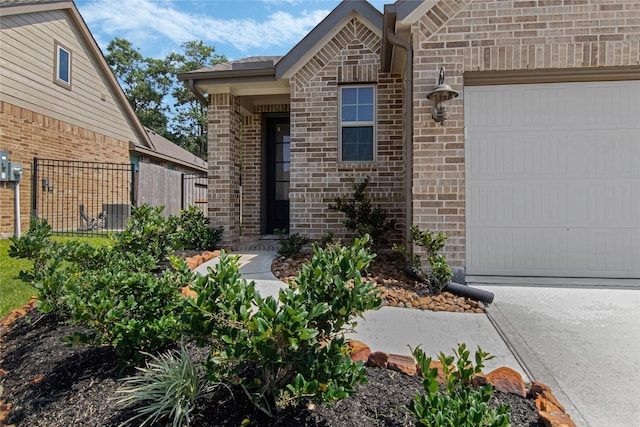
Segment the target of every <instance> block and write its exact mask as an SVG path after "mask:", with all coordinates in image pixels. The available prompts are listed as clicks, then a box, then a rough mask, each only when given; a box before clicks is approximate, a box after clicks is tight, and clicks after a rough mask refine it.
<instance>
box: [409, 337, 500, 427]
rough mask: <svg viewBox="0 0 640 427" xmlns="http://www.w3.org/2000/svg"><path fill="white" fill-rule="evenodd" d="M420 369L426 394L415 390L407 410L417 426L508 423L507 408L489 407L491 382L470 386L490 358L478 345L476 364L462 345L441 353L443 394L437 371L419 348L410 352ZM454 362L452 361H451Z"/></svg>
mask: <svg viewBox="0 0 640 427" xmlns="http://www.w3.org/2000/svg"><path fill="white" fill-rule="evenodd" d="M412 353H413V356H414V357H415V358H416V361H417V363H418V366H419V367H420V369H421V371H422V380H423V385H424V390H425V392H426V394H420V393H416V395H415V396H414V398H413V400H412V401H411V403H410V404H409V410H410V411H411V413H412V414H413V415H414V416H415V417H416V418H417V419H418V422H417V425H419V426H424V427H440V426H443V427H444V426H447V427H449V426H456V427H458V426H459V427H506V426H509V425H510V413H509V407H508V406H504V405H502V404H498V406H497V408H496V409H489V405H488V403H489V401H490V400H491V398H492V397H493V394H494V390H493V386H492V385H491V384H487V385H484V386H481V387H478V388H474V387H473V385H472V380H473V376H474V375H475V374H478V373H480V372H481V371H482V368H483V366H484V365H483V364H484V362H485V361H487V360H491V359H492V358H493V356H489V355H488V354H487V353H485V352H483V351H482V349H480V347H478V350H477V351H476V353H475V361H476V365H475V366H474V365H473V363H471V362H470V361H469V355H470V353H469V351H468V350H467V348H466V345H465V344H460V345H459V346H458V350H457V351H456V350H454V355H455V357H454V356H445V355H444V354H443V353H440V355H439V357H438V359H439V360H440V362H441V363H442V369H443V375H444V381H445V387H446V393H445V392H441V391H440V384H439V383H438V370H437V369H436V368H431V358H430V357H429V358H427V357H426V355H425V354H424V352H423V351H422V350H421V349H420V348H416V349H415V350H413V351H412ZM454 363H455V364H454Z"/></svg>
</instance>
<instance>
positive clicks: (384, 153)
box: [290, 18, 405, 239]
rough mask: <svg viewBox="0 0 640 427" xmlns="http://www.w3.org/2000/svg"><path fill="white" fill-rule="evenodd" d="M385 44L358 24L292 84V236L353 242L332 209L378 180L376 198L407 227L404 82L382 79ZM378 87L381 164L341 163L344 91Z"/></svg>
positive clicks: (343, 31)
mask: <svg viewBox="0 0 640 427" xmlns="http://www.w3.org/2000/svg"><path fill="white" fill-rule="evenodd" d="M380 49H381V40H380V37H379V36H378V35H376V34H375V33H374V32H372V31H371V30H370V29H369V28H368V27H367V26H365V25H364V24H362V23H361V22H360V21H359V20H358V19H356V18H354V19H351V20H350V21H348V22H347V23H346V25H345V26H344V27H343V28H342V29H341V30H340V31H339V32H338V33H337V34H336V36H335V37H333V39H331V40H330V41H328V42H327V44H326V45H325V46H324V47H323V48H322V49H321V50H320V51H319V52H318V53H317V54H316V55H315V57H314V58H312V59H311V60H309V61H308V62H307V64H306V65H305V66H304V67H303V68H302V69H300V70H299V71H298V72H297V73H296V75H295V76H294V77H293V78H292V79H291V194H290V196H291V218H290V221H291V232H293V233H301V234H303V235H305V236H307V237H310V238H312V239H319V238H322V237H323V236H325V235H326V234H327V233H328V232H334V233H335V235H336V237H346V236H347V235H348V234H347V230H346V229H345V227H344V219H345V217H344V215H343V214H342V213H339V212H334V211H331V210H329V209H328V205H329V204H330V203H333V202H334V200H335V198H336V197H339V196H351V195H352V194H353V184H354V183H360V182H361V181H362V180H363V179H364V178H365V177H367V176H368V177H370V185H369V188H368V192H369V194H370V195H371V199H372V201H373V205H374V206H381V207H382V208H383V209H384V210H386V211H387V212H388V213H389V214H390V217H391V218H395V219H397V220H398V222H399V227H398V233H397V234H396V236H394V238H395V239H399V237H400V229H401V227H402V226H403V225H404V219H405V216H404V212H403V211H404V209H403V208H404V178H403V177H404V174H405V167H404V156H403V146H402V102H401V101H402V90H403V84H402V81H401V80H400V79H398V78H392V77H390V76H389V75H387V74H384V73H379V71H378V70H379V68H380ZM358 83H373V84H375V85H376V88H377V89H376V90H377V155H376V157H377V161H376V162H374V163H363V164H358V163H338V122H337V120H338V87H339V85H340V84H358Z"/></svg>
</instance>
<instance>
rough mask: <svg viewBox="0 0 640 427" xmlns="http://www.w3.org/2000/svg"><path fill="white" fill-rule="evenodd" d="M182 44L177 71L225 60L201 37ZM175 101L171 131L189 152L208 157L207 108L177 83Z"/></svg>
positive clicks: (193, 68)
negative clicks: (181, 53) (182, 50)
mask: <svg viewBox="0 0 640 427" xmlns="http://www.w3.org/2000/svg"><path fill="white" fill-rule="evenodd" d="M180 47H182V48H183V49H184V55H182V58H181V59H182V61H181V63H180V65H179V66H178V68H177V70H176V71H177V72H179V73H184V72H188V71H193V70H197V69H200V68H203V67H207V66H210V65H215V64H220V63H222V62H226V61H227V58H226V57H225V56H224V55H218V54H216V53H215V48H214V47H212V46H207V45H205V44H204V43H203V42H202V41H201V40H199V41H188V42H186V43H183V44H182V45H181V46H180ZM172 95H173V97H174V99H175V100H176V102H175V104H174V107H175V109H176V115H175V120H174V121H173V123H172V126H171V131H172V133H173V134H174V135H175V136H176V138H177V139H178V141H177V142H179V144H180V145H181V146H182V147H183V148H185V149H186V150H188V151H191V152H192V153H194V154H196V155H198V156H199V157H201V158H203V159H206V157H207V108H206V106H204V105H202V104H201V103H200V102H199V101H198V100H197V99H196V97H195V96H194V95H193V93H192V92H190V91H189V90H188V89H187V88H186V87H185V86H184V85H176V86H175V87H174V90H173V92H172Z"/></svg>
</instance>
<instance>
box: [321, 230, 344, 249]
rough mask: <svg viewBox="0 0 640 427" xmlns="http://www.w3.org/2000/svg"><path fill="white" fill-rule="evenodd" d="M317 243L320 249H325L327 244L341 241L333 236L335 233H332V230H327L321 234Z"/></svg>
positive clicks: (334, 244) (337, 243) (335, 243)
mask: <svg viewBox="0 0 640 427" xmlns="http://www.w3.org/2000/svg"><path fill="white" fill-rule="evenodd" d="M318 244H319V245H320V247H321V248H322V249H326V248H328V247H329V246H336V245H340V244H341V242H340V239H336V238H335V234H333V231H329V232H328V233H327V234H325V235H324V236H322V239H320V242H319V243H318Z"/></svg>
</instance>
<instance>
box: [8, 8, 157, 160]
mask: <svg viewBox="0 0 640 427" xmlns="http://www.w3.org/2000/svg"><path fill="white" fill-rule="evenodd" d="M52 10H63V11H65V12H66V13H68V14H69V16H70V17H71V20H72V21H73V23H74V24H75V26H76V27H77V29H78V30H79V31H78V32H79V34H80V36H81V37H82V40H83V42H84V43H85V45H86V46H87V47H88V48H89V51H90V52H91V54H92V56H93V57H94V58H95V60H96V63H97V64H98V67H99V72H101V73H102V75H103V76H104V77H105V79H106V80H107V82H108V84H109V86H110V87H111V89H112V90H113V93H114V94H115V95H116V99H117V101H118V103H119V104H120V106H121V108H122V110H123V111H124V113H125V114H126V116H127V119H128V120H129V122H130V123H131V124H132V126H133V130H134V132H135V133H136V134H137V135H138V137H139V138H140V141H142V142H143V143H144V144H146V145H147V146H148V147H150V148H152V149H153V148H154V147H153V143H152V141H151V139H150V138H149V135H147V132H146V131H145V130H144V127H143V126H142V123H141V122H140V120H139V119H138V117H137V116H136V114H135V112H134V110H133V108H132V107H131V105H130V104H129V101H128V100H127V97H126V96H125V94H124V92H123V90H122V88H121V87H120V84H119V83H118V80H117V79H116V77H115V75H114V74H113V71H112V70H111V68H110V67H109V64H107V61H106V59H105V58H104V55H103V54H102V51H101V50H100V47H99V46H98V43H97V42H96V41H95V39H94V38H93V35H92V34H91V31H89V27H87V24H86V23H85V22H84V19H83V18H82V16H81V15H80V12H79V11H78V9H77V8H76V6H75V4H74V3H73V1H71V0H0V16H11V15H20V14H27V13H36V12H46V11H52Z"/></svg>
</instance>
